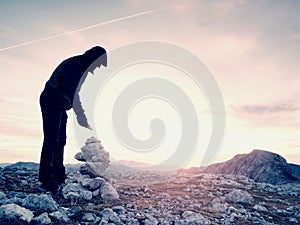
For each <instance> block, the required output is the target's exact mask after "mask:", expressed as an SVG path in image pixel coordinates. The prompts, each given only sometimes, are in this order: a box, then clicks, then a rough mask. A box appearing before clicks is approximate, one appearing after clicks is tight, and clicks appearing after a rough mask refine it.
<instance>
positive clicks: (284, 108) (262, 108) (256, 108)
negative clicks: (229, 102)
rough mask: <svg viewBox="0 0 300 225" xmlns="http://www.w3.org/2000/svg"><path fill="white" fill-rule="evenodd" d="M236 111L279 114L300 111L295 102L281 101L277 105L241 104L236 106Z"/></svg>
mask: <svg viewBox="0 0 300 225" xmlns="http://www.w3.org/2000/svg"><path fill="white" fill-rule="evenodd" d="M234 109H235V111H237V112H239V113H246V114H258V115H263V114H278V113H290V112H295V111H298V106H297V105H295V104H288V103H281V104H276V105H255V104H254V105H241V106H239V107H234Z"/></svg>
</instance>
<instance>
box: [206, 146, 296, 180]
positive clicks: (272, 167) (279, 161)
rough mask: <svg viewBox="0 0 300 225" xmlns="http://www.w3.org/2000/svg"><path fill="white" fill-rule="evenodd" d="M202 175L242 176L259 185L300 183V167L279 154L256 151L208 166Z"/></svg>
mask: <svg viewBox="0 0 300 225" xmlns="http://www.w3.org/2000/svg"><path fill="white" fill-rule="evenodd" d="M201 172H202V173H215V174H231V175H242V176H245V177H248V178H250V179H253V180H254V181H255V182H259V183H269V184H285V183H292V182H300V166H299V165H296V164H289V163H287V161H286V159H284V158H283V157H282V156H280V155H279V154H276V153H273V152H270V151H266V150H260V149H254V150H252V151H251V152H250V153H248V154H238V155H236V156H234V157H233V158H232V159H230V160H227V161H225V162H221V163H215V164H211V165H209V166H207V167H206V168H205V169H204V170H203V171H201Z"/></svg>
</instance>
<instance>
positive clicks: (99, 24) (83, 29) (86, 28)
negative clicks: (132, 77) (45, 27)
mask: <svg viewBox="0 0 300 225" xmlns="http://www.w3.org/2000/svg"><path fill="white" fill-rule="evenodd" d="M159 10H161V9H154V10H149V11H145V12H141V13H137V14H133V15H130V16H124V17H120V18H117V19H113V20H109V21H105V22H102V23H97V24H94V25H91V26H87V27H82V28H80V29H77V30H73V31H69V32H65V33H62V34H57V35H53V36H50V37H45V38H40V39H37V40H33V41H28V42H24V43H21V44H16V45H12V46H9V47H5V48H0V52H3V51H5V50H9V49H13V48H17V47H21V46H25V45H30V44H34V43H36V42H40V41H46V40H50V39H54V38H58V37H62V36H66V35H70V34H74V33H78V32H81V31H85V30H90V29H93V28H96V27H99V26H102V25H107V24H111V23H115V22H119V21H122V20H127V19H131V18H134V17H138V16H142V15H147V14H150V13H153V12H157V11H159Z"/></svg>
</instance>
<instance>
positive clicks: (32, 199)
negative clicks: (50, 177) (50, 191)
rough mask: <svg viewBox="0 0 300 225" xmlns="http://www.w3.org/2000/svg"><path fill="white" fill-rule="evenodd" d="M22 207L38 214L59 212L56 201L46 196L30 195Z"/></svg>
mask: <svg viewBox="0 0 300 225" xmlns="http://www.w3.org/2000/svg"><path fill="white" fill-rule="evenodd" d="M22 206H23V207H25V208H27V209H30V210H32V211H34V212H35V213H37V214H40V213H44V212H54V211H56V210H58V204H57V203H56V201H55V200H53V198H52V197H51V196H48V195H46V194H42V195H37V194H29V195H27V197H26V198H25V199H23V201H22Z"/></svg>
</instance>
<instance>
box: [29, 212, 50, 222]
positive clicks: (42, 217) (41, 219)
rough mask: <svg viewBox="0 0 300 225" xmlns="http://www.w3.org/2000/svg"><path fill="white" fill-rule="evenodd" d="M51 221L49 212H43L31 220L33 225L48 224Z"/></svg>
mask: <svg viewBox="0 0 300 225" xmlns="http://www.w3.org/2000/svg"><path fill="white" fill-rule="evenodd" d="M50 223H51V219H50V218H49V216H48V213H46V212H45V213H42V214H41V215H39V216H38V217H35V218H33V219H32V221H31V224H32V225H46V224H50Z"/></svg>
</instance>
